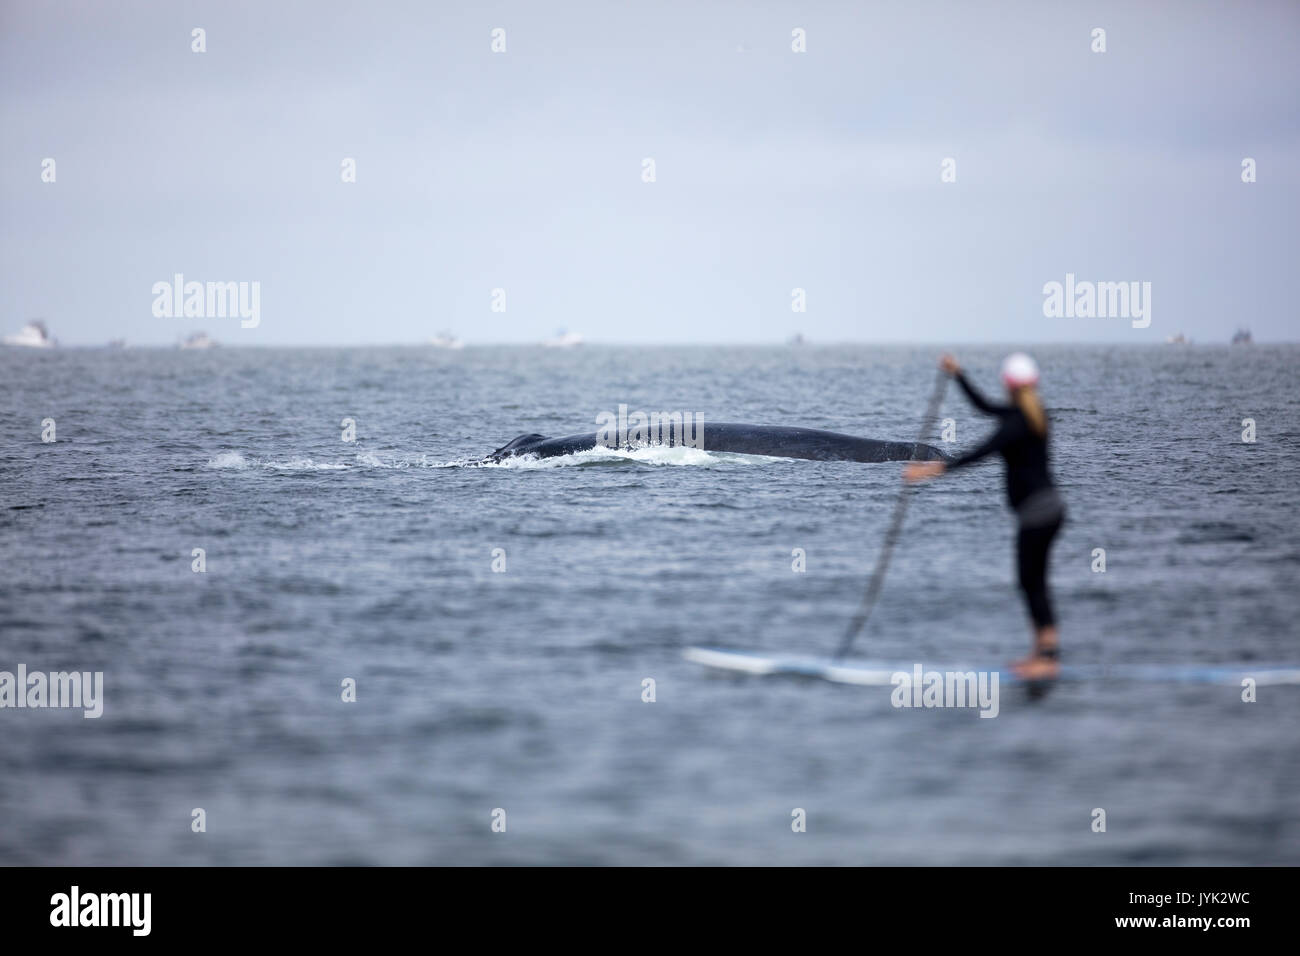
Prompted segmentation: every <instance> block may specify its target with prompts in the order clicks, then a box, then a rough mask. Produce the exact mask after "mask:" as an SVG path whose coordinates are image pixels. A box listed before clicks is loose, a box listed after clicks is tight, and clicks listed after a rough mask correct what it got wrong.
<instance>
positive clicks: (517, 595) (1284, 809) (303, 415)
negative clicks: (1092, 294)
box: [0, 346, 1300, 865]
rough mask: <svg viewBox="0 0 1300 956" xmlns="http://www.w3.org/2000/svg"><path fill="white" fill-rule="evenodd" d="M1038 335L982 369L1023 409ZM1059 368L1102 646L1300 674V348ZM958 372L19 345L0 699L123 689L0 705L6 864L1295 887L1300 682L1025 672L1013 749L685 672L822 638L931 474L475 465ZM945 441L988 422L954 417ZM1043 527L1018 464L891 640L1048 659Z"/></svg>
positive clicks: (6, 358) (833, 691) (1060, 472)
mask: <svg viewBox="0 0 1300 956" xmlns="http://www.w3.org/2000/svg"><path fill="white" fill-rule="evenodd" d="M1001 351H1002V350H999V349H988V348H982V349H971V350H965V351H963V352H961V353H960V357H961V358H962V359H963V361H964V363H965V364H966V366H967V368H968V369H969V371H970V372H971V374H972V376H973V377H974V378H975V379H976V380H977V381H978V382H980V383H981V384H983V385H984V386H985V387H986V388H987V389H988V390H990V391H993V390H994V388H995V385H996V377H995V370H996V364H997V361H998V359H999V358H1000V355H1001ZM1037 357H1038V358H1039V360H1040V363H1041V364H1042V365H1043V367H1044V371H1045V381H1044V393H1045V397H1046V399H1047V401H1048V404H1049V407H1050V408H1051V409H1052V410H1053V422H1054V433H1053V442H1054V452H1055V473H1056V475H1057V477H1058V479H1059V481H1060V483H1061V486H1062V489H1063V492H1064V495H1065V498H1066V500H1067V503H1068V507H1069V516H1070V517H1069V523H1068V525H1067V526H1066V528H1065V530H1064V531H1063V533H1062V535H1061V536H1060V538H1059V539H1058V542H1057V546H1056V549H1055V552H1054V565H1053V573H1052V581H1053V586H1054V592H1055V596H1056V601H1057V606H1058V611H1059V614H1060V617H1061V625H1062V640H1063V645H1064V649H1065V654H1066V656H1067V660H1068V661H1069V662H1071V663H1081V664H1104V665H1112V666H1114V667H1117V668H1120V669H1122V667H1123V665H1124V664H1126V663H1132V662H1144V663H1146V662H1167V663H1242V662H1245V663H1258V662H1294V661H1300V647H1297V632H1298V628H1297V623H1296V621H1297V614H1298V613H1300V590H1298V589H1297V587H1296V583H1297V579H1298V572H1300V519H1298V518H1297V509H1296V491H1297V479H1296V475H1297V473H1300V390H1297V387H1296V386H1297V368H1298V367H1300V349H1297V348H1295V347H1286V346H1279V347H1261V346H1255V347H1243V348H1228V347H1223V348H1212V347H1191V348H1174V347H1167V348H1166V347H1056V348H1042V349H1039V350H1038V351H1037ZM934 359H935V354H934V350H932V349H928V348H924V349H923V348H903V347H895V348H877V347H868V346H845V347H805V348H722V347H719V348H614V347H608V348H604V347H587V346H583V347H581V348H577V349H571V350H560V349H556V350H546V349H540V348H504V347H503V348H468V349H465V350H464V351H460V352H450V351H440V350H436V349H432V348H391V349H385V348H373V349H264V350H263V349H236V348H226V349H215V350H211V351H206V352H185V351H176V350H151V349H140V350H125V351H95V350H76V349H64V350H54V351H50V352H33V351H27V350H19V349H5V350H0V422H2V423H3V431H2V432H0V442H2V446H0V450H2V455H0V488H3V498H2V501H0V568H3V574H0V670H9V671H13V670H14V669H15V668H16V667H17V665H18V664H20V663H21V664H25V665H26V666H27V668H28V669H29V670H33V671H34V670H44V671H51V670H66V669H75V670H80V671H103V672H104V675H105V676H104V681H105V692H104V693H105V701H104V714H103V716H102V717H101V718H99V719H97V720H94V719H84V718H83V717H82V716H81V713H80V711H75V710H57V709H47V710H28V709H23V710H16V709H4V710H0V863H5V864H39V863H52V864H54V863H57V864H120V865H134V864H157V863H162V864H176V865H229V864H1033V863H1041V864H1194V863H1196V864H1262V863H1289V864H1295V863H1300V762H1298V758H1300V750H1298V748H1297V727H1300V687H1261V688H1260V689H1259V698H1258V700H1257V701H1256V702H1254V703H1243V702H1242V701H1241V699H1240V689H1239V688H1236V687H1231V686H1229V687H1221V686H1207V685H1178V684H1154V683H1133V682H1123V681H1085V682H1080V683H1068V684H1062V685H1061V686H1059V687H1058V688H1056V689H1054V690H1053V692H1052V693H1050V694H1049V695H1047V696H1046V697H1044V698H1042V699H1031V698H1029V697H1028V696H1027V695H1026V694H1025V693H1024V692H1023V691H1022V690H1018V689H1016V688H1012V687H1003V688H1002V693H1001V701H1000V712H999V715H998V716H997V717H996V718H995V719H980V718H979V717H978V716H977V713H976V712H974V711H971V710H958V709H898V708H894V707H893V706H891V703H890V688H887V687H885V688H863V687H847V686H840V685H830V684H825V683H817V682H805V681H799V680H791V679H755V678H732V677H728V676H725V675H719V674H716V673H713V672H710V671H708V670H706V669H704V668H702V667H700V666H699V665H696V664H692V663H689V662H687V661H684V660H683V659H682V657H681V652H682V649H683V648H684V647H686V646H688V645H692V644H709V645H723V646H731V647H738V648H745V649H755V650H765V651H787V652H802V653H816V654H822V653H829V652H830V650H831V649H832V648H833V647H834V645H835V641H836V639H837V638H838V636H839V634H840V632H841V631H842V629H843V627H844V625H845V622H846V620H847V619H848V617H849V616H850V615H851V614H852V612H853V610H854V609H855V608H856V606H857V603H858V601H859V600H860V598H861V594H862V591H863V586H864V584H865V580H866V577H867V575H868V573H869V572H870V569H871V567H872V564H873V562H874V560H875V556H876V553H877V549H878V547H879V542H880V540H881V536H882V534H883V532H884V529H885V526H886V525H887V523H888V521H889V517H890V513H891V510H892V507H893V502H894V498H895V495H896V494H897V491H898V488H899V472H900V465H899V464H898V463H886V464H857V463H839V462H812V461H797V460H785V459H764V458H747V457H741V456H726V455H713V454H709V453H707V452H701V451H698V450H694V449H675V450H663V449H659V450H649V451H644V452H637V453H631V454H619V453H612V452H601V453H593V454H590V455H585V456H575V457H571V458H565V459H552V460H547V461H513V462H508V463H506V464H503V465H501V466H491V467H475V466H471V465H469V464H467V462H470V461H472V460H473V459H474V458H476V457H478V456H481V455H483V454H485V453H487V452H489V451H491V450H492V449H493V448H495V447H497V446H499V445H502V444H504V443H505V442H507V441H508V440H510V439H511V438H513V437H515V436H516V435H518V434H520V433H524V432H540V433H542V434H546V435H559V434H570V433H574V432H579V431H584V430H588V429H591V430H594V428H595V419H596V415H597V414H599V413H600V412H602V411H616V410H617V408H618V406H619V405H620V404H626V405H627V406H628V407H629V408H630V409H644V410H656V411H658V410H664V411H685V412H699V413H702V415H703V417H704V418H705V419H706V420H726V421H752V422H762V423H771V424H794V425H805V426H812V427H821V428H830V429H834V430H837V431H844V432H850V433H854V434H860V435H865V436H869V437H879V438H893V439H909V440H910V439H913V438H915V437H916V432H917V428H918V420H919V417H920V415H921V412H922V409H923V408H924V405H925V400H926V396H927V394H928V393H929V390H930V388H931V385H932V383H933V380H934V371H933V365H934ZM943 416H944V417H948V418H952V419H953V420H954V423H955V428H956V441H955V443H954V444H953V445H952V446H949V447H953V448H954V449H955V448H959V447H966V446H969V445H970V444H972V443H974V442H975V441H977V440H978V438H979V436H980V435H982V434H983V433H984V432H985V431H986V430H987V428H988V425H987V423H986V422H985V421H983V420H981V419H980V418H978V417H977V416H975V415H973V413H972V412H971V410H970V409H969V408H968V406H967V405H966V403H965V402H964V400H963V398H962V397H961V396H960V394H959V393H958V392H957V391H956V389H955V388H953V389H950V390H949V392H948V394H947V396H946V398H945V401H944V406H943ZM345 418H350V419H353V420H354V421H355V429H356V438H355V441H353V442H346V441H344V440H343V430H344V427H343V424H342V422H343V420H344V419H345ZM1246 418H1250V419H1253V420H1254V421H1255V423H1256V429H1257V436H1258V440H1257V441H1256V442H1255V443H1253V444H1250V443H1244V442H1243V441H1242V440H1241V435H1242V428H1243V426H1242V420H1243V419H1246ZM44 419H53V420H54V422H55V428H56V438H57V440H56V441H55V442H53V443H45V442H42V440H41V431H42V421H43V420H44ZM1012 531H1013V526H1012V521H1011V517H1010V514H1009V512H1008V510H1007V508H1006V505H1005V504H1004V501H1003V493H1002V484H1001V464H1000V462H990V463H986V464H984V465H982V466H980V467H978V468H974V469H970V470H969V471H967V472H964V473H958V474H956V475H953V476H949V477H946V478H945V479H943V480H941V481H939V482H936V483H933V484H930V485H928V486H926V487H924V488H923V489H922V490H921V491H920V492H919V493H918V494H917V496H916V498H915V499H914V500H913V502H912V506H911V510H910V512H909V515H908V521H907V525H906V529H905V531H904V534H903V537H902V540H901V543H900V545H899V548H898V551H897V553H896V555H895V558H894V563H893V565H892V566H891V568H890V572H889V576H888V579H887V582H886V585H885V589H884V592H883V595H882V597H881V599H880V603H879V605H878V607H877V608H876V611H875V614H874V616H873V617H872V619H871V621H870V623H869V625H868V627H867V629H866V631H865V632H864V633H863V635H862V636H861V637H860V638H859V640H858V645H857V648H856V650H857V653H858V654H859V655H860V656H865V657H871V658H878V659H884V660H901V661H913V660H914V661H923V662H930V663H936V664H943V663H944V662H955V663H960V662H975V663H977V664H979V663H983V664H984V665H985V666H988V667H996V666H998V665H1000V664H1001V663H1003V662H1005V661H1007V660H1008V659H1010V658H1012V657H1014V656H1018V655H1020V654H1021V653H1023V651H1024V650H1025V648H1026V646H1027V642H1028V630H1027V625H1026V621H1025V616H1024V611H1023V609H1022V606H1021V604H1020V601H1019V597H1018V595H1017V593H1016V591H1015V589H1014V580H1013V570H1012V568H1013V564H1012V562H1013V553H1012V543H1013V542H1012ZM196 548H201V549H203V551H204V554H205V561H206V571H204V572H203V573H196V572H195V571H193V570H192V563H193V562H194V560H195V559H194V557H193V552H194V549H196ZM1096 548H1104V549H1105V553H1106V571H1105V572H1104V573H1097V572H1094V571H1093V570H1092V565H1093V560H1094V559H1093V551H1094V549H1096ZM498 549H500V550H498ZM795 549H802V551H803V553H804V554H805V555H806V570H805V571H804V572H802V573H799V572H796V571H794V570H793V569H792V565H793V561H794V558H793V557H792V553H793V552H794V550H795ZM494 554H495V555H496V556H497V557H496V558H495V559H494ZM502 556H503V557H504V562H505V564H504V571H494V570H493V563H494V560H497V561H498V564H499V562H500V560H501V558H502ZM348 678H351V679H353V680H355V682H356V688H357V699H356V701H355V702H353V703H345V702H343V700H342V699H341V694H342V690H341V686H342V682H343V681H344V680H345V679H348ZM646 679H652V680H653V681H654V682H655V683H654V689H655V700H654V702H652V703H648V702H645V701H643V699H642V694H643V682H644V681H645V680H646ZM195 808H202V809H203V811H204V812H205V816H206V832H202V833H196V832H193V831H192V827H191V821H192V813H193V811H194V809H195ZM796 808H800V809H802V810H804V811H805V813H806V818H807V828H806V832H801V833H799V832H793V831H792V827H791V821H792V812H793V811H794V810H795V809H796ZM1094 808H1102V809H1104V810H1105V811H1106V819H1107V827H1106V831H1105V832H1104V833H1099V832H1094V831H1093V829H1092V822H1093V811H1094ZM498 809H499V810H503V811H504V814H505V821H506V827H505V832H494V830H493V828H492V823H493V819H494V811H496V810H498ZM497 817H498V818H500V814H497Z"/></svg>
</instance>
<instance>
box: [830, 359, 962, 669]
mask: <svg viewBox="0 0 1300 956" xmlns="http://www.w3.org/2000/svg"><path fill="white" fill-rule="evenodd" d="M947 387H948V374H947V373H946V372H944V371H943V370H942V369H941V370H940V371H939V376H938V378H936V379H935V381H934V390H933V391H932V392H931V393H930V404H929V405H928V406H926V410H925V417H924V418H922V419H921V434H920V437H918V438H917V439H916V442H917V444H918V445H919V444H921V443H922V442H924V441H925V439H926V436H927V435H929V433H930V423H931V422H932V421H933V420H934V417H935V416H936V415H938V414H939V403H940V402H942V401H943V392H944V389H945V388H947ZM913 490H914V488H913V486H912V485H911V484H910V483H909V482H907V481H904V482H903V487H902V490H900V491H899V493H898V500H897V501H896V502H895V503H894V516H893V518H891V519H890V522H889V530H888V531H886V532H885V540H884V543H883V544H882V545H881V547H880V555H879V556H878V557H877V558H876V567H875V570H873V571H872V572H871V578H870V580H869V581H868V582H867V593H866V594H864V595H863V596H862V604H861V606H859V607H858V611H857V613H856V614H854V615H853V618H852V620H850V621H849V626H848V628H847V629H846V630H845V631H844V636H843V637H842V638H840V646H839V649H838V650H836V652H835V657H834V660H837V661H840V660H843V659H844V657H845V655H846V654H848V652H849V648H851V647H852V646H853V642H854V641H855V640H856V639H857V636H858V634H859V633H861V631H862V628H863V626H865V625H866V623H867V618H869V617H870V616H871V611H872V609H874V608H875V606H876V599H877V598H878V597H879V596H880V589H881V587H883V586H884V583H885V571H886V570H887V569H888V568H889V559H890V558H891V557H892V556H893V553H894V545H896V544H897V543H898V539H899V537H900V536H901V534H902V532H903V519H904V518H905V517H906V516H907V503H908V502H909V501H910V500H911V498H912V492H913Z"/></svg>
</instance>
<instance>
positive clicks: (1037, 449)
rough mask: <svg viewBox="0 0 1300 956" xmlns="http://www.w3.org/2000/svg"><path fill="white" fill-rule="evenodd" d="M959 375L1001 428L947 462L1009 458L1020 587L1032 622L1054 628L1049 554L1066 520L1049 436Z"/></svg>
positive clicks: (973, 400)
mask: <svg viewBox="0 0 1300 956" xmlns="http://www.w3.org/2000/svg"><path fill="white" fill-rule="evenodd" d="M956 378H957V383H958V384H959V385H960V386H961V387H962V391H964V392H965V393H966V397H967V398H969V399H970V400H971V404H973V405H974V406H975V407H976V408H978V409H979V410H980V411H982V412H986V413H987V414H989V415H993V416H995V417H996V418H997V419H998V428H997V431H995V432H994V433H993V434H992V435H990V436H989V437H988V439H987V440H985V441H984V443H983V444H981V445H979V446H978V447H977V448H974V449H972V450H971V451H968V452H967V453H966V454H964V455H961V456H959V457H958V458H957V459H956V460H955V461H952V462H949V464H948V469H949V470H950V471H951V470H952V469H954V468H961V467H963V466H965V465H969V464H971V463H972V462H976V461H979V460H980V459H981V458H984V457H986V456H988V455H991V454H992V453H993V452H995V451H996V452H1001V454H1002V457H1003V458H1005V459H1006V462H1007V500H1008V501H1010V502H1011V507H1012V508H1014V509H1015V510H1016V514H1017V516H1018V517H1019V519H1020V529H1019V532H1018V534H1017V536H1016V556H1017V563H1018V565H1019V574H1020V587H1021V589H1022V590H1023V591H1024V592H1025V603H1026V604H1027V605H1028V606H1029V614H1030V616H1031V617H1032V618H1033V619H1034V624H1035V625H1036V626H1037V627H1040V628H1042V627H1051V626H1053V625H1054V624H1055V623H1056V616H1055V615H1054V614H1053V613H1052V602H1051V600H1050V598H1049V596H1048V593H1047V557H1048V552H1049V551H1050V550H1051V547H1052V539H1053V538H1055V537H1056V533H1057V532H1058V531H1059V530H1060V529H1061V523H1062V522H1063V521H1064V520H1065V505H1064V503H1063V502H1062V501H1061V497H1060V495H1059V494H1057V491H1056V486H1055V485H1053V484H1052V476H1051V475H1050V474H1049V473H1048V470H1047V461H1048V451H1047V439H1046V438H1045V437H1043V436H1041V435H1038V434H1037V433H1035V432H1034V430H1033V429H1032V428H1030V427H1029V422H1028V420H1027V419H1026V418H1025V414H1024V412H1022V411H1021V410H1020V409H1019V408H1017V407H1016V406H1015V405H994V404H993V403H992V402H990V401H988V400H987V399H986V398H985V397H984V396H983V395H981V394H980V393H979V392H978V391H976V389H975V387H974V386H973V385H971V383H970V382H968V381H967V380H966V376H965V375H963V374H962V373H961V372H958V373H957V376H956Z"/></svg>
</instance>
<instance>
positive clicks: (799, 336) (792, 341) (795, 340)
mask: <svg viewBox="0 0 1300 956" xmlns="http://www.w3.org/2000/svg"><path fill="white" fill-rule="evenodd" d="M785 344H786V345H807V344H808V340H807V339H806V338H804V337H803V333H802V332H796V333H795V334H794V335H792V336H790V338H788V339H786V343H785Z"/></svg>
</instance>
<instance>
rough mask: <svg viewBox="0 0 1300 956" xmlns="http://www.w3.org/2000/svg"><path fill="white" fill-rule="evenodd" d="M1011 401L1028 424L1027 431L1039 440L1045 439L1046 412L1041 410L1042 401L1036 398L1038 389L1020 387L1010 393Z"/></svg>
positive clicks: (1025, 386)
mask: <svg viewBox="0 0 1300 956" xmlns="http://www.w3.org/2000/svg"><path fill="white" fill-rule="evenodd" d="M1011 400H1012V401H1014V402H1015V403H1016V407H1017V408H1019V409H1020V411H1021V412H1022V413H1023V414H1024V416H1025V420H1026V421H1027V422H1029V430H1030V431H1032V432H1033V433H1034V434H1035V435H1037V436H1038V437H1039V438H1046V437H1047V412H1046V411H1044V410H1043V400H1042V399H1041V398H1039V397H1038V389H1036V388H1034V386H1032V385H1022V386H1021V387H1020V388H1017V389H1014V390H1013V391H1012V393H1011Z"/></svg>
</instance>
